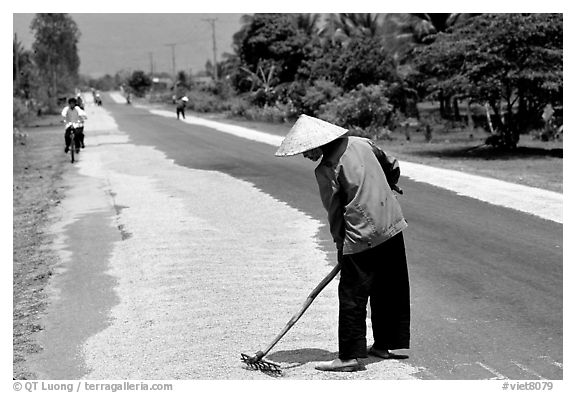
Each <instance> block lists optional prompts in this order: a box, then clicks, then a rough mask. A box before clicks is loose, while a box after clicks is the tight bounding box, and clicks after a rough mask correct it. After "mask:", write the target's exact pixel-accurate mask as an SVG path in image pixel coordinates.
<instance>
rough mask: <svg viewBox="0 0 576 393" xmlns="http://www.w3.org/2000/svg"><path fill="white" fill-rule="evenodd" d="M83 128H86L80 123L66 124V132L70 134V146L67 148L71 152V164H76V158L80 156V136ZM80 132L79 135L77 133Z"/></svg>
mask: <svg viewBox="0 0 576 393" xmlns="http://www.w3.org/2000/svg"><path fill="white" fill-rule="evenodd" d="M82 128H84V127H83V126H82V125H80V124H79V123H66V132H70V133H69V136H70V146H67V149H69V150H70V162H71V163H74V161H75V156H76V155H78V154H80V138H79V136H80V135H79V134H80V133H81V132H82ZM76 130H78V133H77V132H76Z"/></svg>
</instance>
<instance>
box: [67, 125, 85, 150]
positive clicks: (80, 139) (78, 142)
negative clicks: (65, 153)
mask: <svg viewBox="0 0 576 393" xmlns="http://www.w3.org/2000/svg"><path fill="white" fill-rule="evenodd" d="M71 129H72V127H68V128H66V132H65V133H64V143H66V146H67V147H70V143H71V142H72V137H71V136H70V130H71ZM74 136H75V138H74V139H75V141H74V142H75V143H74V146H75V147H76V148H78V149H79V148H80V146H82V145H83V144H84V127H79V128H76V129H74Z"/></svg>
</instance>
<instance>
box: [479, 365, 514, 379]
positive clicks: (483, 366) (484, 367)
mask: <svg viewBox="0 0 576 393" xmlns="http://www.w3.org/2000/svg"><path fill="white" fill-rule="evenodd" d="M476 364H477V365H479V366H480V367H482V368H483V369H485V370H488V371H489V372H491V373H492V374H494V375H496V378H490V379H508V378H507V377H506V376H505V375H502V374H500V373H499V372H498V371H496V370H494V369H493V368H492V367H488V366H487V365H485V364H484V363H482V362H476Z"/></svg>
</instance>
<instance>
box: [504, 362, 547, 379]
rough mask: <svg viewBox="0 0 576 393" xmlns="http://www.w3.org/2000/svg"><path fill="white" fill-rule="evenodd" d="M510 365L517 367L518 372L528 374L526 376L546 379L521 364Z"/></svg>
mask: <svg viewBox="0 0 576 393" xmlns="http://www.w3.org/2000/svg"><path fill="white" fill-rule="evenodd" d="M512 363H513V364H514V365H516V367H518V368H519V369H520V370H522V371H524V372H526V373H528V374H532V375H534V376H536V377H537V378H539V379H546V378H544V377H543V376H542V375H540V374H538V373H537V372H536V371H534V370H531V369H529V368H528V367H526V366H525V365H523V364H521V363H518V362H515V361H512Z"/></svg>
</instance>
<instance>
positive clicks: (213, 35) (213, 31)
mask: <svg viewBox="0 0 576 393" xmlns="http://www.w3.org/2000/svg"><path fill="white" fill-rule="evenodd" d="M202 20H203V21H205V22H208V23H210V25H211V26H212V55H213V58H214V60H213V61H214V63H213V66H214V75H213V77H214V80H218V66H217V64H216V21H217V20H218V19H217V18H208V19H202Z"/></svg>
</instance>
